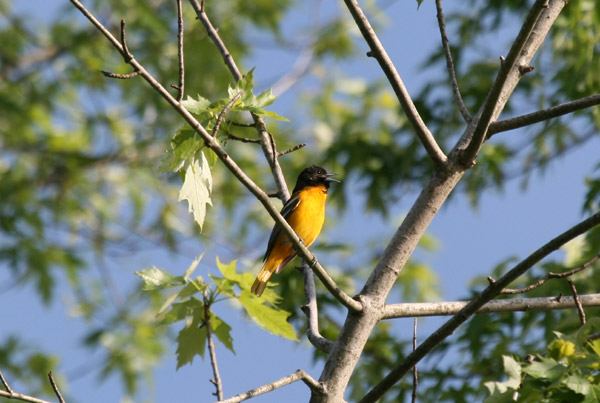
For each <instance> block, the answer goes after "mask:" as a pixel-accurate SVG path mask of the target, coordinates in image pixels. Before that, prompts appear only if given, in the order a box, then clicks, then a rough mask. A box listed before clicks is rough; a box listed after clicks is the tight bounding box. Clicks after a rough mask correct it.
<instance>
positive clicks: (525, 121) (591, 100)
mask: <svg viewBox="0 0 600 403" xmlns="http://www.w3.org/2000/svg"><path fill="white" fill-rule="evenodd" d="M598 104H600V94H596V95H591V96H589V97H585V98H580V99H576V100H575V101H570V102H565V103H562V104H560V105H556V106H553V107H550V108H547V109H543V110H541V111H537V112H533V113H528V114H526V115H521V116H516V117H514V118H510V119H504V120H498V121H496V122H493V123H492V124H490V127H489V129H488V134H487V137H488V138H490V137H492V136H493V135H494V134H496V133H500V132H505V131H508V130H514V129H518V128H520V127H525V126H529V125H532V124H534V123H539V122H543V121H545V120H549V119H552V118H557V117H559V116H563V115H566V114H568V113H571V112H575V111H578V110H580V109H585V108H589V107H590V106H594V105H598Z"/></svg>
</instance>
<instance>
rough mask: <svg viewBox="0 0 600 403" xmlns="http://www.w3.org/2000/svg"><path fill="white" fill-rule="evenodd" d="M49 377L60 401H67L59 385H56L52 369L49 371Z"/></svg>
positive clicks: (61, 402) (63, 402) (62, 402)
mask: <svg viewBox="0 0 600 403" xmlns="http://www.w3.org/2000/svg"><path fill="white" fill-rule="evenodd" d="M48 379H49V380H50V385H52V389H53V390H54V393H55V394H56V397H57V398H58V401H59V402H60V403H65V399H63V397H62V395H61V394H60V391H59V390H58V386H57V385H56V381H54V376H52V371H50V372H48Z"/></svg>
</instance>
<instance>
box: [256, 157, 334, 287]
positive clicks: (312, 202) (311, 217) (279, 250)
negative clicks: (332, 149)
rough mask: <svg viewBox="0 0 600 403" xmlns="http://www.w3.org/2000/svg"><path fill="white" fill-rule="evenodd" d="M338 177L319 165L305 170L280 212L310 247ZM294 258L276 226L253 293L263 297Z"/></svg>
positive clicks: (319, 230) (283, 235) (294, 254)
mask: <svg viewBox="0 0 600 403" xmlns="http://www.w3.org/2000/svg"><path fill="white" fill-rule="evenodd" d="M335 175H336V174H328V173H327V171H326V170H324V169H323V168H321V167H318V166H316V165H312V166H310V167H308V168H306V169H304V170H303V171H302V172H301V173H300V175H299V176H298V180H297V181H296V187H295V188H294V191H293V192H292V197H290V199H289V200H288V201H287V202H286V203H285V205H284V206H283V209H281V215H282V216H283V218H285V220H286V221H287V222H288V223H289V224H290V226H291V227H292V229H293V230H294V232H296V234H298V236H299V237H300V239H302V241H303V242H304V245H306V246H307V247H308V246H310V245H312V243H313V242H314V241H315V239H317V237H318V236H319V233H321V229H322V228H323V222H324V221H325V201H326V200H327V190H328V189H329V184H330V182H339V181H338V180H337V179H333V178H332V176H335ZM294 257H296V252H295V251H294V249H293V248H292V242H291V241H290V240H289V239H288V237H287V235H285V233H284V232H283V231H282V230H281V226H280V225H279V224H275V226H274V227H273V231H272V232H271V236H270V237H269V243H268V244H267V252H266V253H265V258H264V259H263V260H264V262H265V263H264V265H263V267H262V270H261V271H260V273H259V274H258V277H256V280H255V281H254V284H252V289H251V291H252V293H253V294H256V295H257V296H259V297H260V296H261V295H262V293H263V291H264V290H265V287H266V286H267V282H268V281H269V279H270V278H271V276H272V275H273V273H279V272H280V271H281V270H283V268H284V267H285V265H286V264H288V263H289V262H290V261H291V260H292V259H293V258H294Z"/></svg>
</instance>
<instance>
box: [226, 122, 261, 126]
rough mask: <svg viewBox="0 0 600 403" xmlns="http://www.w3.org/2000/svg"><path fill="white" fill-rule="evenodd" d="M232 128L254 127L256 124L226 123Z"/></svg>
mask: <svg viewBox="0 0 600 403" xmlns="http://www.w3.org/2000/svg"><path fill="white" fill-rule="evenodd" d="M227 123H229V124H230V125H232V126H237V127H256V123H239V122H227Z"/></svg>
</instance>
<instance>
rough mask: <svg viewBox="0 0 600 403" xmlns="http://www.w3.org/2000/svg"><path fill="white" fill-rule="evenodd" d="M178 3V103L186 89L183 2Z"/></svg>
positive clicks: (177, 1)
mask: <svg viewBox="0 0 600 403" xmlns="http://www.w3.org/2000/svg"><path fill="white" fill-rule="evenodd" d="M175 2H176V3H177V55H178V58H179V85H178V86H177V91H178V92H177V101H179V102H181V101H182V100H183V93H184V89H185V64H184V63H185V62H184V56H183V11H182V5H181V0H175Z"/></svg>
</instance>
